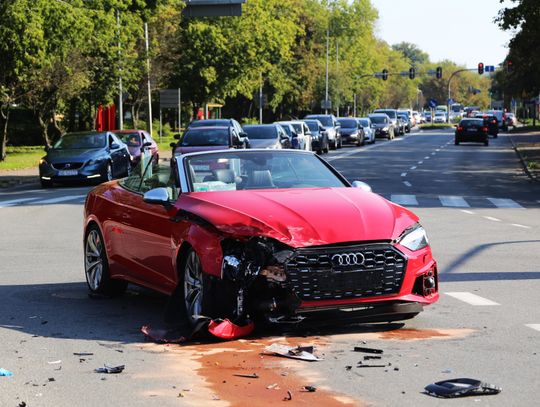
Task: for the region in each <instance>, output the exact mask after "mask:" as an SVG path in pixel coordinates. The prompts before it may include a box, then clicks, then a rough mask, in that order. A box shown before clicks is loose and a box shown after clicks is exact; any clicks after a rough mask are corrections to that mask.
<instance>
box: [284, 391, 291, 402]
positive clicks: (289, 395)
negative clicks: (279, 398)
mask: <svg viewBox="0 0 540 407" xmlns="http://www.w3.org/2000/svg"><path fill="white" fill-rule="evenodd" d="M291 400H292V393H291V391H290V390H287V395H286V396H285V397H283V401H291Z"/></svg>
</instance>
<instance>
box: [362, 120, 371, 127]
mask: <svg viewBox="0 0 540 407" xmlns="http://www.w3.org/2000/svg"><path fill="white" fill-rule="evenodd" d="M360 124H361V125H362V127H369V120H367V119H360Z"/></svg>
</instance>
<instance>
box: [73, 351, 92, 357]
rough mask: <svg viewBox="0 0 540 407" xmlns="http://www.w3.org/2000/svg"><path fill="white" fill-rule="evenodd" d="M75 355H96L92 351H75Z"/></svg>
mask: <svg viewBox="0 0 540 407" xmlns="http://www.w3.org/2000/svg"><path fill="white" fill-rule="evenodd" d="M73 354H74V355H75V356H94V354H93V353H91V352H73Z"/></svg>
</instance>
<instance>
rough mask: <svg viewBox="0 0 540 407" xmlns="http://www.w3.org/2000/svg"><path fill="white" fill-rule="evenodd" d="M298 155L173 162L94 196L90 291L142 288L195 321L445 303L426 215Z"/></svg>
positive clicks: (248, 153)
mask: <svg viewBox="0 0 540 407" xmlns="http://www.w3.org/2000/svg"><path fill="white" fill-rule="evenodd" d="M367 189H368V188H366V185H365V184H363V183H360V182H354V183H353V184H352V185H351V184H350V183H349V182H348V181H347V180H346V179H345V178H344V177H343V176H342V175H341V174H339V173H338V172H337V171H336V170H335V169H333V168H332V167H331V166H330V165H329V164H328V163H327V162H326V161H324V160H323V159H321V158H320V157H318V156H317V155H315V154H313V153H311V152H304V151H298V150H223V151H211V152H199V153H191V154H185V155H177V156H175V157H173V159H172V160H171V165H167V166H165V165H159V166H152V165H147V167H146V168H143V167H141V166H139V167H137V168H136V169H134V171H133V172H132V174H131V175H130V176H129V177H127V178H124V179H122V180H116V181H111V182H108V183H105V184H101V185H99V186H98V187H96V188H95V189H93V190H92V191H91V192H90V193H89V195H88V197H87V200H86V204H85V221H84V257H85V273H86V281H87V283H88V287H89V289H90V291H91V292H92V293H94V294H103V295H118V294H121V293H122V292H123V291H124V290H125V288H126V286H127V283H128V282H129V283H134V284H138V285H141V286H144V287H148V288H150V289H153V290H157V291H160V292H162V293H165V294H169V295H171V294H173V293H176V295H178V294H180V295H181V297H182V299H183V301H180V302H181V304H182V309H183V310H184V311H185V313H186V315H187V317H188V319H189V320H190V321H191V322H192V323H194V322H195V321H196V320H197V318H198V316H201V315H204V316H208V317H211V318H228V319H230V320H233V321H241V320H244V321H245V320H257V319H264V320H265V321H270V322H291V321H299V320H301V319H303V318H304V317H308V318H312V317H313V318H314V319H315V320H316V319H318V318H322V319H335V318H336V317H338V318H344V319H350V318H361V319H362V320H371V321H396V320H402V319H407V318H411V317H414V316H415V315H416V314H418V313H419V312H420V311H421V310H422V308H423V306H424V305H428V304H432V303H434V302H435V301H437V299H438V298H439V294H438V287H437V285H438V282H437V265H436V262H435V260H434V259H433V257H432V253H431V248H430V246H429V244H428V240H427V236H426V233H425V231H424V229H423V228H422V226H421V225H420V224H419V223H418V217H417V216H415V215H414V214H413V213H411V212H410V211H409V210H407V209H405V208H403V207H401V206H398V205H395V204H393V203H392V202H389V201H387V200H386V199H384V198H383V197H381V196H379V195H377V194H375V193H373V192H370V191H369V190H367Z"/></svg>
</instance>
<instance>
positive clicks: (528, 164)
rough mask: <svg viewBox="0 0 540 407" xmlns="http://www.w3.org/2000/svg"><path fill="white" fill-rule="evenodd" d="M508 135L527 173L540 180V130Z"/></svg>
mask: <svg viewBox="0 0 540 407" xmlns="http://www.w3.org/2000/svg"><path fill="white" fill-rule="evenodd" d="M508 135H509V138H510V141H511V142H512V145H513V146H514V150H516V153H517V155H518V157H519V159H520V161H521V164H522V165H523V169H524V171H525V173H526V174H527V175H528V176H529V178H531V179H532V180H534V181H540V131H533V132H527V133H509V134H508Z"/></svg>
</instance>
